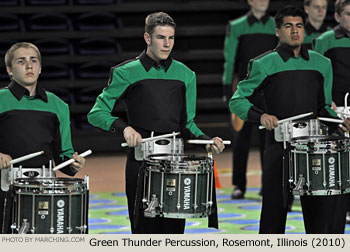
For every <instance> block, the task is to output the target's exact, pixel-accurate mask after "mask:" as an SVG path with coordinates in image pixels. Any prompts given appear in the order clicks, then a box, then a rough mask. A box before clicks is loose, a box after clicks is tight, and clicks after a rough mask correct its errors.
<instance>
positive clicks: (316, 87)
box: [262, 70, 325, 119]
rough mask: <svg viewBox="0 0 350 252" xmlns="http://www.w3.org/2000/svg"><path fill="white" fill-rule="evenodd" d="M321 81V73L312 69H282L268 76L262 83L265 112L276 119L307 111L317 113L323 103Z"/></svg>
mask: <svg viewBox="0 0 350 252" xmlns="http://www.w3.org/2000/svg"><path fill="white" fill-rule="evenodd" d="M321 83H323V77H322V75H321V74H320V73H319V72H317V71H313V70H304V71H301V70H296V71H283V72H279V73H277V74H274V75H271V76H269V77H268V78H267V79H265V81H264V83H263V85H262V88H263V95H264V96H265V99H264V100H265V106H266V111H267V113H269V114H272V115H275V116H277V118H278V119H283V118H287V117H290V116H294V115H298V114H302V113H307V112H314V114H315V115H317V114H318V111H319V110H320V109H321V108H322V107H323V106H324V103H325V98H324V91H323V85H322V84H321ZM316 94H317V95H316ZM291 97H294V98H295V99H290V98H291Z"/></svg>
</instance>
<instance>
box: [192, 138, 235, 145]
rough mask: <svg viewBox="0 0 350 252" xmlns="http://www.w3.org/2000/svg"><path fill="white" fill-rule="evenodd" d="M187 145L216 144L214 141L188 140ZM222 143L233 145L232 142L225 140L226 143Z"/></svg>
mask: <svg viewBox="0 0 350 252" xmlns="http://www.w3.org/2000/svg"><path fill="white" fill-rule="evenodd" d="M187 143H189V144H214V140H202V139H191V140H187ZM222 143H223V144H225V145H229V144H231V141H230V140H224V141H222Z"/></svg>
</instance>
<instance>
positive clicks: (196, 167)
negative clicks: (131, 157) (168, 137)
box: [145, 154, 213, 172]
mask: <svg viewBox="0 0 350 252" xmlns="http://www.w3.org/2000/svg"><path fill="white" fill-rule="evenodd" d="M145 163H146V167H147V169H156V170H164V171H169V172H172V171H180V172H186V171H202V170H204V171H205V172H207V171H208V170H212V167H213V165H212V164H213V160H212V159H211V158H209V157H206V156H196V155H186V154H153V155H149V156H148V157H147V158H145Z"/></svg>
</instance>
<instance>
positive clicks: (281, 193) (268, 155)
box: [259, 131, 349, 234]
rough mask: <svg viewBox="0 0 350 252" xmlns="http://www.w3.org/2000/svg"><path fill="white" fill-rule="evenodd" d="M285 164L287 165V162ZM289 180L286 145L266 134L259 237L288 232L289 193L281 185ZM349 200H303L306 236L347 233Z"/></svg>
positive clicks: (339, 198)
mask: <svg viewBox="0 0 350 252" xmlns="http://www.w3.org/2000/svg"><path fill="white" fill-rule="evenodd" d="M285 163H288V160H287V161H286V162H285ZM284 167H285V166H284ZM283 173H284V174H283ZM287 180H288V176H286V174H285V171H284V172H283V144H282V143H277V142H276V141H275V140H274V136H273V131H272V132H267V137H266V148H265V156H264V165H263V188H264V190H263V202H262V210H261V217H260V229H259V233H261V234H283V233H284V232H285V227H286V219H287V207H286V204H285V199H286V196H287V198H288V196H289V194H288V193H290V192H289V191H288V187H283V186H282V185H283V184H285V185H286V183H288V181H287ZM348 198H349V197H348V195H346V194H345V195H333V196H302V197H300V199H301V206H302V209H303V215H304V225H305V231H306V233H328V234H333V233H334V234H338V233H344V230H345V218H346V210H347V204H348Z"/></svg>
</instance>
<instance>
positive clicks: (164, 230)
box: [125, 148, 185, 234]
mask: <svg viewBox="0 0 350 252" xmlns="http://www.w3.org/2000/svg"><path fill="white" fill-rule="evenodd" d="M127 158H128V159H127V163H126V170H125V177H126V197H127V199H128V210H129V218H130V224H131V232H132V233H133V234H183V233H184V231H185V219H172V218H160V217H156V218H146V217H144V216H143V210H139V209H136V211H140V212H139V214H138V221H137V224H136V225H135V216H134V211H135V203H136V193H137V186H142V185H138V173H139V169H140V167H141V166H142V162H141V161H137V160H135V158H134V148H128V153H127Z"/></svg>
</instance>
